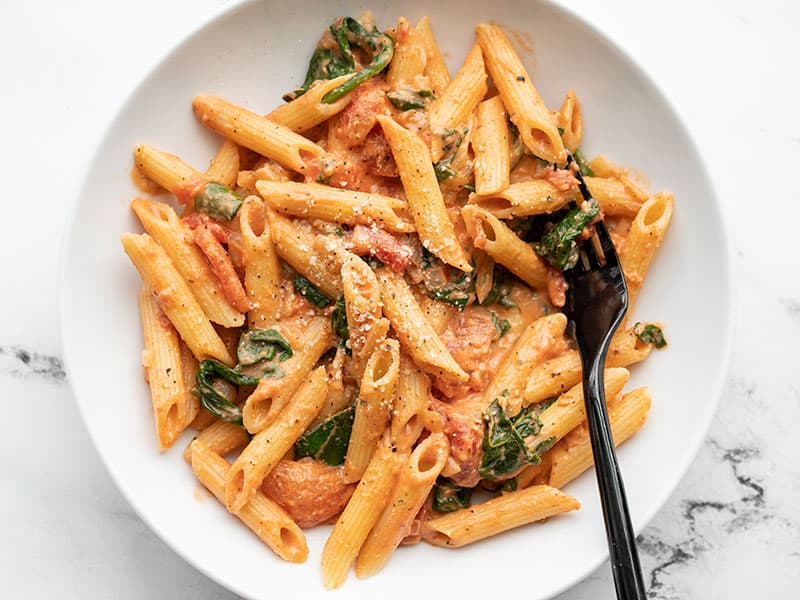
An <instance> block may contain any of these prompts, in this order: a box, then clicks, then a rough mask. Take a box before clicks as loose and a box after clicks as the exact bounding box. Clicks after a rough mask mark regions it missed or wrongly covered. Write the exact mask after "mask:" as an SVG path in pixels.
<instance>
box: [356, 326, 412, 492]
mask: <svg viewBox="0 0 800 600" xmlns="http://www.w3.org/2000/svg"><path fill="white" fill-rule="evenodd" d="M399 370H400V344H399V343H398V342H397V340H383V341H382V342H381V343H380V344H378V346H377V347H376V348H375V351H374V352H373V353H372V356H370V358H369V361H367V366H366V368H365V369H364V374H363V375H362V378H361V388H360V390H359V394H358V401H357V402H356V414H355V419H354V420H353V429H352V433H351V434H350V444H349V445H348V447H347V456H346V458H345V462H344V465H345V478H346V480H347V481H348V482H353V481H358V480H359V479H361V476H362V475H363V474H364V471H365V470H366V468H367V465H368V464H369V461H370V458H372V455H373V453H374V452H375V448H376V447H377V445H378V442H379V441H380V439H381V435H382V434H383V431H384V429H386V425H387V424H388V422H389V415H390V414H391V411H392V401H393V398H394V391H395V387H396V386H397V375H398V373H399Z"/></svg>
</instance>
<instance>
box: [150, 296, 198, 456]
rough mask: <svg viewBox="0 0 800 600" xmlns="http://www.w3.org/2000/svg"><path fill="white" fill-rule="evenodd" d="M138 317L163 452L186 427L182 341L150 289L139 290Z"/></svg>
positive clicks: (159, 443) (159, 442)
mask: <svg viewBox="0 0 800 600" xmlns="http://www.w3.org/2000/svg"><path fill="white" fill-rule="evenodd" d="M139 313H140V315H141V318H142V333H143V335H144V351H143V352H142V366H143V367H144V370H145V379H146V380H147V383H148V384H149V385H150V394H151V396H152V399H153V414H154V415H155V421H156V435H157V437H158V445H159V448H160V450H161V451H162V452H163V451H164V450H166V449H168V448H170V447H171V446H172V445H173V444H174V443H175V440H176V439H178V437H179V436H180V435H181V433H183V430H184V428H185V427H186V424H187V419H186V409H187V406H186V388H185V387H184V379H183V368H182V367H183V364H182V358H181V348H180V338H179V337H178V333H177V332H176V331H175V328H174V327H173V326H172V323H170V322H169V320H167V318H166V316H165V315H164V314H163V313H162V312H161V309H160V308H159V307H158V304H157V303H156V301H155V298H154V297H153V290H152V288H150V287H149V286H147V285H143V286H142V288H141V290H139Z"/></svg>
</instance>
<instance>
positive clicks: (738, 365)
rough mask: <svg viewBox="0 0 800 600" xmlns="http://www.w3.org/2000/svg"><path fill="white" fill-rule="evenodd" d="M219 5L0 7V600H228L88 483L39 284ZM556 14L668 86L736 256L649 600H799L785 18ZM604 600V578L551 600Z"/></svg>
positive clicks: (678, 12)
mask: <svg viewBox="0 0 800 600" xmlns="http://www.w3.org/2000/svg"><path fill="white" fill-rule="evenodd" d="M225 4H226V3H225V2H224V0H193V1H190V0H181V1H176V2H157V1H156V0H146V1H142V2H138V3H137V5H136V8H135V9H134V8H133V6H132V5H131V4H130V3H122V2H116V3H113V2H110V3H104V2H92V1H90V0H76V1H74V2H69V3H53V2H46V1H44V0H36V1H31V2H25V3H4V5H3V7H2V9H0V14H2V17H3V22H4V42H5V43H4V47H5V51H4V52H2V53H0V65H1V66H2V69H1V70H2V72H3V73H4V77H5V84H4V86H3V93H2V94H1V95H0V107H2V113H3V114H5V115H6V118H5V119H6V121H5V123H4V141H3V144H2V146H0V164H2V165H3V169H4V173H3V175H4V178H5V180H6V182H7V184H8V183H9V182H13V184H14V187H17V186H19V185H20V184H22V186H24V187H25V188H27V189H29V190H32V189H33V188H34V187H35V188H36V192H34V193H33V194H31V193H30V192H29V193H27V194H26V196H27V198H26V199H25V200H23V202H24V203H25V204H26V209H19V208H17V209H11V208H10V204H11V202H12V201H13V200H12V198H13V197H12V196H11V195H10V194H9V193H8V190H9V186H7V188H6V190H7V191H6V195H5V197H4V200H3V202H4V203H5V205H6V206H7V207H9V210H8V212H6V213H5V223H6V225H5V227H4V235H3V236H2V237H0V256H2V265H3V275H4V281H5V284H4V285H8V286H9V287H7V288H6V293H4V294H3V295H2V296H1V297H0V306H2V308H3V310H0V315H2V316H0V385H2V387H4V388H5V389H6V392H5V393H4V398H3V400H2V403H3V405H4V407H5V409H4V411H3V414H4V417H3V435H2V436H0V460H2V463H3V465H4V475H3V477H2V481H3V485H2V488H3V493H1V494H0V514H2V515H3V517H4V526H3V535H2V536H0V589H2V591H3V594H2V595H3V596H6V597H13V598H26V599H27V598H51V597H55V596H58V597H62V598H76V597H81V598H84V599H86V600H91V599H101V598H118V599H121V600H124V599H139V598H193V599H195V600H201V599H205V598H209V599H210V598H235V596H234V595H233V594H231V593H229V592H227V591H225V590H224V589H222V588H220V587H219V586H218V585H216V584H215V583H213V582H212V581H210V580H208V579H207V578H206V577H205V576H204V575H202V574H200V573H199V572H197V571H195V570H194V569H193V568H192V567H191V566H189V565H188V564H187V563H185V562H184V561H183V560H182V559H181V558H180V557H179V556H177V555H176V554H175V553H174V552H173V551H172V550H170V549H169V548H168V547H167V546H166V545H165V544H164V543H163V542H162V541H161V540H159V539H158V538H157V537H156V536H155V534H153V533H152V532H151V531H150V530H149V529H148V528H147V526H146V525H145V524H144V523H143V522H142V521H141V520H140V519H139V518H138V517H137V516H136V515H135V514H134V513H133V511H132V510H131V508H130V507H129V505H128V504H127V503H126V501H125V499H124V498H123V497H122V496H121V495H120V493H119V491H118V490H117V489H116V487H115V486H114V484H113V482H112V481H111V479H110V477H109V475H108V473H107V472H106V470H105V469H104V467H103V466H102V464H101V462H100V460H99V457H98V455H97V453H96V451H95V449H94V447H93V446H92V443H91V441H90V439H89V437H88V435H87V433H86V430H85V429H84V426H83V424H82V422H81V419H80V416H79V414H78V410H77V407H76V404H75V401H74V398H73V397H72V394H71V392H70V390H69V387H68V385H67V381H66V375H65V372H64V369H63V366H62V361H61V358H60V342H59V338H58V314H57V289H56V288H57V283H56V282H57V273H58V259H59V253H60V240H61V235H62V228H63V224H64V222H65V219H66V215H67V213H68V211H69V210H70V209H71V207H72V204H73V202H74V198H75V195H76V194H77V191H78V189H79V185H80V182H81V179H82V177H83V174H84V171H85V169H86V167H87V165H88V162H89V160H90V157H91V155H92V152H93V149H94V147H95V145H96V144H97V142H98V140H99V137H100V136H101V134H102V133H103V131H104V128H105V127H106V125H107V123H108V122H109V121H110V119H111V117H112V115H113V114H114V112H115V111H116V110H117V109H118V107H119V106H120V104H121V103H122V102H123V100H124V99H125V98H126V96H127V94H128V93H129V91H130V88H131V85H132V82H136V81H138V80H139V79H140V78H141V77H142V76H143V75H144V74H145V73H146V72H147V70H148V69H149V68H150V67H151V66H152V65H153V64H154V63H155V62H156V61H157V60H158V58H159V57H160V56H161V55H163V53H164V52H165V51H166V50H167V49H169V48H170V47H171V46H172V45H173V43H174V40H176V39H179V38H181V37H182V36H183V35H184V34H186V33H187V32H189V31H190V30H192V29H193V28H194V27H195V26H196V25H197V24H198V23H200V22H202V21H204V20H205V19H206V18H207V17H208V16H209V15H211V14H213V13H215V12H217V11H219V10H222V9H223V8H224V5H225ZM569 4H570V6H571V7H572V8H573V9H574V10H577V11H578V12H580V13H581V14H584V15H585V16H586V17H587V18H588V19H589V20H590V21H592V22H593V23H594V24H595V25H596V26H597V27H599V28H600V29H601V30H602V31H604V32H605V33H606V34H608V35H610V36H611V37H612V38H613V39H615V40H616V41H617V42H618V43H619V44H620V45H621V46H622V47H623V48H625V49H626V50H627V51H629V52H630V53H631V54H633V55H634V56H636V57H637V60H638V61H639V63H640V64H641V65H642V66H643V67H644V69H645V70H646V71H647V72H649V73H650V74H651V75H652V76H653V78H654V79H655V80H656V81H657V82H658V83H659V84H660V86H661V87H662V88H663V89H665V90H667V91H668V94H669V96H670V97H671V99H672V101H673V102H674V103H675V105H676V107H677V109H678V111H679V112H680V113H681V114H682V116H683V117H684V118H685V120H686V122H687V123H688V125H689V127H690V129H691V130H692V132H693V134H694V136H695V139H696V141H697V143H698V145H699V147H700V149H701V151H702V152H703V154H704V155H705V156H706V160H707V164H708V166H709V168H710V170H711V173H712V176H713V179H714V181H715V185H716V188H717V191H718V193H719V196H720V198H721V200H722V203H723V206H724V207H725V210H726V213H727V224H728V227H729V232H730V235H731V240H732V246H733V251H734V253H735V255H734V266H735V275H736V283H737V288H738V316H737V333H736V342H735V344H736V345H735V349H734V352H733V361H732V367H731V371H730V374H729V378H728V382H727V385H726V386H725V390H724V394H723V398H722V401H721V404H720V408H719V412H718V414H717V416H716V418H715V419H714V423H713V425H712V427H711V430H710V432H709V434H708V437H707V439H706V441H705V443H704V444H703V447H702V450H701V451H700V454H699V455H698V457H697V459H696V460H695V462H694V464H693V465H692V467H691V469H690V471H689V473H688V474H687V475H686V477H685V478H684V479H683V481H682V482H681V484H680V485H679V487H678V489H677V490H676V491H675V493H674V494H673V495H672V497H671V498H670V500H669V502H668V503H667V504H666V506H665V507H664V508H663V509H662V510H661V511H660V512H659V513H658V515H657V516H656V517H655V519H654V520H653V521H652V523H650V524H649V526H648V527H647V528H646V529H645V530H644V532H643V534H642V536H641V539H640V548H641V554H642V562H643V567H644V570H645V576H646V579H647V582H648V586H649V596H650V598H654V599H659V600H673V599H684V598H727V599H732V600H736V599H745V598H748V599H749V598H752V597H755V596H758V597H769V598H775V599H783V598H787V599H788V598H796V597H797V593H798V592H797V588H798V584H800V547H799V546H798V540H800V508H798V507H800V450H798V445H797V442H796V439H797V438H796V427H797V423H800V383H798V381H797V380H796V379H795V377H797V376H798V374H800V369H799V368H798V367H800V359H799V358H798V357H799V356H800V353H798V351H797V346H796V340H797V338H798V335H799V334H800V268H799V267H798V259H800V252H798V250H797V240H795V239H794V238H793V236H790V235H787V234H788V233H789V231H788V229H789V228H788V226H786V227H785V229H786V231H784V230H782V229H781V228H780V227H779V226H778V225H781V224H787V225H788V224H794V223H796V222H797V221H798V220H800V195H798V192H797V191H796V187H795V186H794V185H793V181H794V177H791V176H789V175H788V174H789V173H793V172H795V171H796V170H797V165H798V164H800V111H798V110H797V107H798V106H800V80H798V78H797V64H796V60H797V58H798V56H799V55H800V41H798V40H800V5H798V4H797V3H790V2H786V1H783V2H781V1H778V0H763V1H762V2H759V3H754V2H751V1H743V0H737V1H734V2H727V3H724V4H722V3H717V2H711V1H699V2H698V1H689V0H675V1H673V2H669V3H658V4H657V5H656V4H655V3H640V2H636V1H634V0H624V1H614V2H603V3H597V2H591V1H590V0H579V1H574V2H570V3H569ZM723 6H724V8H722V7H723ZM771 165H775V167H771ZM754 207H756V208H755V209H754ZM699 301H702V299H700V300H699ZM12 412H13V415H12ZM45 416H46V417H45ZM611 597H613V586H612V583H611V576H610V572H609V569H608V565H607V564H606V565H603V566H601V567H600V568H599V569H598V570H597V571H596V572H595V573H594V574H592V575H591V576H590V577H589V578H588V579H586V580H585V581H583V582H582V583H580V584H578V585H577V586H576V587H574V588H573V589H571V590H569V591H568V592H566V593H564V594H563V595H562V596H560V597H559V600H589V599H595V598H611Z"/></svg>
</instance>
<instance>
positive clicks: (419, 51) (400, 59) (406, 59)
mask: <svg viewBox="0 0 800 600" xmlns="http://www.w3.org/2000/svg"><path fill="white" fill-rule="evenodd" d="M396 36H397V40H396V42H395V45H394V56H393V57H392V62H390V63H389V70H388V71H387V72H386V82H387V83H388V84H389V85H391V86H395V87H397V86H399V85H402V84H403V83H412V84H413V83H414V82H415V81H416V79H417V78H418V77H419V76H420V75H422V74H423V73H424V72H425V63H426V62H427V60H428V57H427V54H426V52H425V48H424V47H423V46H422V44H421V43H420V40H419V39H418V36H417V32H416V31H415V30H414V28H413V27H411V25H410V24H409V22H408V21H407V20H406V19H405V17H400V19H398V22H397V30H396Z"/></svg>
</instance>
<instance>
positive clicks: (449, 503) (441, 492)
mask: <svg viewBox="0 0 800 600" xmlns="http://www.w3.org/2000/svg"><path fill="white" fill-rule="evenodd" d="M471 500H472V489H471V488H465V487H461V486H460V485H456V484H455V483H453V482H452V481H450V480H449V479H445V478H444V477H439V478H438V479H437V480H436V485H435V486H434V488H433V510H435V511H436V512H441V513H448V512H453V511H454V510H460V509H462V508H467V507H468V506H469V505H470V503H471Z"/></svg>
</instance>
